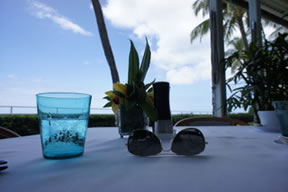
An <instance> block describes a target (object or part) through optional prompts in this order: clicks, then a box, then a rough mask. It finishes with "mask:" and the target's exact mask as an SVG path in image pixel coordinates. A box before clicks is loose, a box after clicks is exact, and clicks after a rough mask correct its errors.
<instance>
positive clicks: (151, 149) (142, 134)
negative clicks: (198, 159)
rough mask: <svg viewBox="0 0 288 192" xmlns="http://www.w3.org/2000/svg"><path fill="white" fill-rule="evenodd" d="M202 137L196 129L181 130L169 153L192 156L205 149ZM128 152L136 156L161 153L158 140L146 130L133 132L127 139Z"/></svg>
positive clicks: (174, 139)
mask: <svg viewBox="0 0 288 192" xmlns="http://www.w3.org/2000/svg"><path fill="white" fill-rule="evenodd" d="M205 144H207V143H206V142H205V139H204V136H203V134H202V132H201V131H200V130H198V129H196V128H187V129H183V130H181V131H180V132H179V133H177V134H176V136H175V137H174V138H173V141H172V144H171V151H172V152H174V153H176V154H177V155H186V156H192V155H196V154H199V153H201V152H202V151H204V149H205ZM127 147H128V151H129V152H130V153H132V154H134V155H137V156H151V155H157V154H159V153H160V152H161V151H162V145H161V142H160V139H159V138H158V137H157V136H156V135H155V134H154V133H152V132H150V131H148V130H140V129H139V130H135V131H134V132H133V133H132V134H131V135H130V136H129V138H128V142H127Z"/></svg>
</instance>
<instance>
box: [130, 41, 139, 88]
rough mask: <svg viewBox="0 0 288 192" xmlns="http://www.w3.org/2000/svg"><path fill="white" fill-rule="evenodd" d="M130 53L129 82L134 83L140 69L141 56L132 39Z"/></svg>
mask: <svg viewBox="0 0 288 192" xmlns="http://www.w3.org/2000/svg"><path fill="white" fill-rule="evenodd" d="M130 43H131V46H130V53H129V69H128V84H130V85H132V83H133V81H135V80H136V76H137V73H138V71H139V57H138V53H137V51H136V49H135V46H134V44H133V42H132V41H131V40H130Z"/></svg>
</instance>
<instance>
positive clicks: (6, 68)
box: [0, 0, 212, 113]
mask: <svg viewBox="0 0 288 192" xmlns="http://www.w3.org/2000/svg"><path fill="white" fill-rule="evenodd" d="M100 2H101V4H102V8H103V12H104V17H105V21H106V27H107V30H108V35H109V39H110V43H111V46H112V49H113V53H114V57H115V61H116V65H117V68H118V71H119V76H120V82H121V83H126V82H127V76H128V55H129V48H130V43H129V40H132V41H133V42H134V43H135V47H136V49H137V50H138V52H139V55H140V58H141V57H142V54H143V51H144V47H145V37H147V38H148V40H149V43H150V46H151V51H152V56H151V65H150V68H149V71H148V74H147V76H146V79H145V82H146V83H148V82H151V81H153V80H154V79H156V81H168V82H169V83H170V108H171V111H172V112H195V113H199V112H204V113H205V112H206V113H211V112H212V94H211V64H210V40H209V35H207V36H205V37H204V38H203V39H202V41H201V43H200V42H199V41H198V40H196V41H195V42H193V44H191V43H190V32H191V30H192V29H193V28H194V27H195V26H196V25H198V24H199V23H200V22H201V21H203V19H204V18H202V17H201V16H198V17H196V16H195V15H194V13H193V9H192V4H193V2H194V0H181V1H175V0H157V1H155V0H145V1H143V0H101V1H100ZM0 26H1V33H0V34H1V35H0V106H11V105H12V106H36V98H35V94H37V93H40V92H51V91H52V92H55V91H61V92H62V91H64V92H81V93H88V94H91V95H92V103H91V106H92V107H94V108H102V106H103V105H104V104H105V103H106V100H104V99H103V97H104V96H105V95H104V93H105V92H106V91H108V90H110V89H111V88H112V79H111V75H110V70H109V67H108V64H107V62H106V59H105V56H104V52H103V48H102V45H101V41H100V37H99V33H98V27H97V24H96V18H95V14H94V11H93V8H92V4H91V1H90V0H73V1H71V0H0Z"/></svg>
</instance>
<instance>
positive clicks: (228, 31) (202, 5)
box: [190, 0, 248, 49]
mask: <svg viewBox="0 0 288 192" xmlns="http://www.w3.org/2000/svg"><path fill="white" fill-rule="evenodd" d="M193 10H194V13H195V15H196V16H198V14H199V13H200V12H202V16H206V15H207V14H209V0H196V1H195V2H194V3H193ZM244 19H247V11H246V10H244V9H242V8H239V7H236V6H234V5H232V4H230V3H226V2H223V26H224V27H223V28H224V40H225V42H227V43H228V44H229V42H231V40H232V39H231V38H232V37H233V33H234V32H235V31H236V29H238V28H239V30H240V34H241V38H242V41H243V46H244V48H245V49H248V39H247V32H248V27H245V23H247V24H248V22H244ZM246 28H247V29H246ZM209 30H210V26H209V18H208V19H206V20H204V21H203V22H201V23H200V24H199V25H197V26H196V27H195V28H194V29H193V30H192V32H191V34H190V39H191V43H192V42H193V41H194V40H195V39H196V38H198V37H200V41H201V39H202V37H203V35H205V34H207V33H208V32H209Z"/></svg>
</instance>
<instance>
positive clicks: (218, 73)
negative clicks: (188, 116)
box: [209, 0, 227, 117]
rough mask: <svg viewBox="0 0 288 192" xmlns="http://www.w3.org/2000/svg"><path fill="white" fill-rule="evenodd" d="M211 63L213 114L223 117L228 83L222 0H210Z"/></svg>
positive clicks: (225, 113)
mask: <svg viewBox="0 0 288 192" xmlns="http://www.w3.org/2000/svg"><path fill="white" fill-rule="evenodd" d="M209 7H210V31H211V64H212V105H213V116H215V117H223V116H226V115H227V110H226V85H225V81H226V79H225V66H224V65H223V63H222V60H223V59H224V35H223V16H222V1H221V0H210V1H209Z"/></svg>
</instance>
